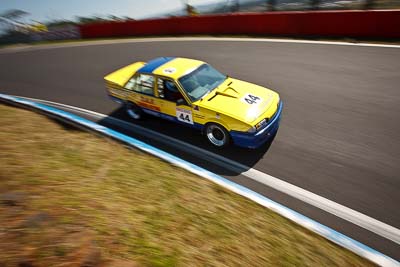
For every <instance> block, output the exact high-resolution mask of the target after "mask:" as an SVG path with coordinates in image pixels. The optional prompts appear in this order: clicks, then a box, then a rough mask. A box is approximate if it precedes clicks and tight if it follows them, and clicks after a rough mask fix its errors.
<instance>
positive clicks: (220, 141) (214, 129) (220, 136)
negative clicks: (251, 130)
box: [204, 123, 231, 148]
mask: <svg viewBox="0 0 400 267" xmlns="http://www.w3.org/2000/svg"><path fill="white" fill-rule="evenodd" d="M204 134H205V135H206V138H207V140H208V142H210V144H212V145H213V146H215V147H218V148H222V147H226V146H228V145H229V143H230V141H231V137H230V135H229V133H228V131H227V130H226V129H225V128H224V127H223V126H221V125H219V124H216V123H207V124H206V127H205V129H204Z"/></svg>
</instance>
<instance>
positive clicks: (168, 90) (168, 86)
mask: <svg viewBox="0 0 400 267" xmlns="http://www.w3.org/2000/svg"><path fill="white" fill-rule="evenodd" d="M157 87H158V95H159V97H160V98H163V99H165V100H168V101H171V102H177V101H178V100H179V99H184V98H183V96H182V94H181V92H180V91H179V89H178V87H177V86H176V84H175V83H174V82H173V81H171V80H168V79H164V78H158V80H157Z"/></svg>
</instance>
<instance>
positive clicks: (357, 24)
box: [80, 10, 400, 38]
mask: <svg viewBox="0 0 400 267" xmlns="http://www.w3.org/2000/svg"><path fill="white" fill-rule="evenodd" d="M80 32H81V36H82V38H99V37H122V36H146V35H147V36H148V35H190V34H215V35H218V34H232V35H238V34H250V35H275V36H319V37H360V38H363V37H364V38H400V10H371V11H355V10H353V11H302V12H269V13H244V14H227V15H212V16H211V15H204V16H197V17H173V18H164V19H151V20H138V21H124V22H103V23H94V24H85V25H81V26H80Z"/></svg>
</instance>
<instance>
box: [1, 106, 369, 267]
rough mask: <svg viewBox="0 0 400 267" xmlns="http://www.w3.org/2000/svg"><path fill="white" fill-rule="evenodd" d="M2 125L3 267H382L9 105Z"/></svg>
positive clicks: (205, 184)
mask: <svg viewBox="0 0 400 267" xmlns="http://www.w3.org/2000/svg"><path fill="white" fill-rule="evenodd" d="M0 125H1V131H0V140H2V142H0V162H1V164H0V200H1V202H0V266H17V265H18V264H28V263H29V264H32V266H83V265H84V266H277V265H278V266H369V265H372V264H371V263H370V262H368V261H366V260H365V259H362V258H360V257H358V256H357V255H355V254H353V253H351V252H349V251H347V250H345V249H342V248H341V247H338V246H337V245H335V244H333V243H331V242H329V241H327V240H325V239H324V238H321V237H320V236H318V235H316V234H314V233H312V232H310V231H308V230H306V229H304V228H302V227H300V226H298V225H296V224H294V223H292V222H290V221H289V220H287V219H285V218H283V217H281V216H279V215H278V214H276V213H274V212H272V211H270V210H268V209H265V208H264V207H262V206H259V205H257V204H255V203H253V202H251V201H249V200H247V199H245V198H243V197H241V196H239V195H236V194H234V193H231V192H229V191H227V190H225V189H224V188H222V187H220V186H218V185H216V184H213V183H211V182H209V181H207V180H205V179H202V178H201V177H197V176H195V175H193V174H191V173H188V172H187V171H185V170H182V169H180V168H177V167H175V166H172V165H170V164H168V163H166V162H164V161H162V160H160V159H158V158H155V157H153V156H150V155H148V154H145V153H142V152H140V151H138V150H134V149H127V148H126V147H124V146H122V145H120V144H119V143H116V142H114V141H111V140H109V139H106V138H101V137H96V136H94V135H92V134H89V133H86V132H81V131H79V130H75V129H71V128H68V127H65V126H63V125H61V124H59V123H56V122H54V121H52V120H50V119H48V118H46V117H44V116H41V115H38V114H36V113H33V112H30V111H26V110H21V109H16V108H13V107H9V106H5V105H0ZM21 266H22V265H21Z"/></svg>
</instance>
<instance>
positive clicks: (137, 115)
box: [125, 102, 143, 120]
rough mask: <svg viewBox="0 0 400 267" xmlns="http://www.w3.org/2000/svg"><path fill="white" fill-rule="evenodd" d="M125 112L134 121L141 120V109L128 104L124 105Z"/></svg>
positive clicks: (133, 104)
mask: <svg viewBox="0 0 400 267" xmlns="http://www.w3.org/2000/svg"><path fill="white" fill-rule="evenodd" d="M125 110H126V113H127V114H128V116H129V117H130V118H132V119H134V120H140V119H141V118H143V111H142V109H141V108H140V107H139V106H138V105H136V104H135V103H132V102H128V103H126V104H125Z"/></svg>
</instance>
